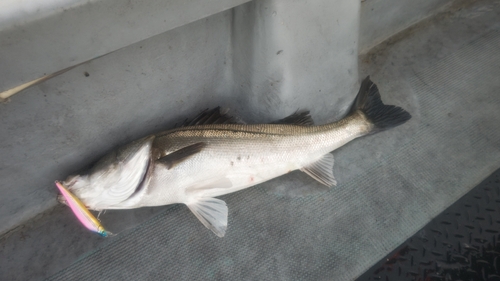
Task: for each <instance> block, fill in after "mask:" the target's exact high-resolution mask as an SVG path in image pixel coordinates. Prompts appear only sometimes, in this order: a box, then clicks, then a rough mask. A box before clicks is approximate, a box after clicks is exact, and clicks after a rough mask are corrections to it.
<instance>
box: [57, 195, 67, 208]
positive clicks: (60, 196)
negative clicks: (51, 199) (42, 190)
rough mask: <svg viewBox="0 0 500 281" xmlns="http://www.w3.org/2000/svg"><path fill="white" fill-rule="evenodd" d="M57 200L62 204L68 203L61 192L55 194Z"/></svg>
mask: <svg viewBox="0 0 500 281" xmlns="http://www.w3.org/2000/svg"><path fill="white" fill-rule="evenodd" d="M57 201H58V202H59V203H61V204H63V205H66V206H67V205H68V201H66V198H64V196H62V195H61V194H59V195H57Z"/></svg>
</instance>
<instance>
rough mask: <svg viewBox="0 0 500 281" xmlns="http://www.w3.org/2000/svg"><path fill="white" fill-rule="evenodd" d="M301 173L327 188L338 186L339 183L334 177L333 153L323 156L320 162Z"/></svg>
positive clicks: (312, 164) (308, 166) (305, 168)
mask: <svg viewBox="0 0 500 281" xmlns="http://www.w3.org/2000/svg"><path fill="white" fill-rule="evenodd" d="M301 171H303V172H305V173H306V174H308V175H310V176H311V177H312V178H313V179H315V180H317V181H319V182H320V183H322V184H324V185H326V186H334V185H337V181H336V180H335V178H334V177H333V155H332V154H331V153H328V154H325V155H323V157H321V158H320V159H319V160H318V161H316V162H314V163H311V164H309V165H307V166H306V167H304V168H302V169H301Z"/></svg>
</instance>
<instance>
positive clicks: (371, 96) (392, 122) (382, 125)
mask: <svg viewBox="0 0 500 281" xmlns="http://www.w3.org/2000/svg"><path fill="white" fill-rule="evenodd" d="M357 110H359V111H361V112H363V113H364V115H365V116H366V117H367V118H368V120H369V121H370V122H371V123H372V124H373V125H374V126H375V128H374V129H373V131H372V133H376V132H380V131H383V130H387V129H390V128H392V127H396V126H399V125H401V124H403V123H405V122H406V121H408V120H410V118H411V115H410V113H408V112H407V111H406V110H404V109H402V108H401V107H398V106H395V105H385V104H384V103H383V102H382V99H381V98H380V93H379V92H378V88H377V85H375V84H374V83H373V82H372V81H371V80H370V76H367V77H366V78H365V79H364V80H363V82H362V83H361V87H360V89H359V92H358V95H357V97H356V99H355V100H354V104H353V105H352V108H351V111H350V112H351V113H353V112H355V111H357Z"/></svg>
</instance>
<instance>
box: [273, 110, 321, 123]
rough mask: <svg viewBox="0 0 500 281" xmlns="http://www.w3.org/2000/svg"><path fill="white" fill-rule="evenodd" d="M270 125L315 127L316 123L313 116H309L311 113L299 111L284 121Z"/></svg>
mask: <svg viewBox="0 0 500 281" xmlns="http://www.w3.org/2000/svg"><path fill="white" fill-rule="evenodd" d="M270 124H291V125H302V126H312V125H314V121H313V119H312V117H311V114H309V111H301V112H299V111H298V110H297V111H296V112H295V113H294V114H292V115H290V116H288V117H285V118H283V119H280V120H276V121H274V122H271V123H270Z"/></svg>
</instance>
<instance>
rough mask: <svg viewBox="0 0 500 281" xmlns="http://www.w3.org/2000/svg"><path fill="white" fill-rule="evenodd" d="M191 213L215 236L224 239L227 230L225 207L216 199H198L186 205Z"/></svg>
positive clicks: (223, 203) (226, 211)
mask: <svg viewBox="0 0 500 281" xmlns="http://www.w3.org/2000/svg"><path fill="white" fill-rule="evenodd" d="M186 205H187V206H188V207H189V209H190V210H191V212H193V214H194V215H195V216H196V217H197V218H198V219H199V220H200V221H201V223H202V224H203V225H204V226H205V227H206V228H208V229H210V230H212V231H213V233H215V235H217V236H219V237H224V235H225V234H226V229H227V213H228V209H227V205H226V202H224V201H222V200H220V199H217V198H210V197H208V198H198V199H196V200H193V201H192V202H189V203H188V204H186Z"/></svg>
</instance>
